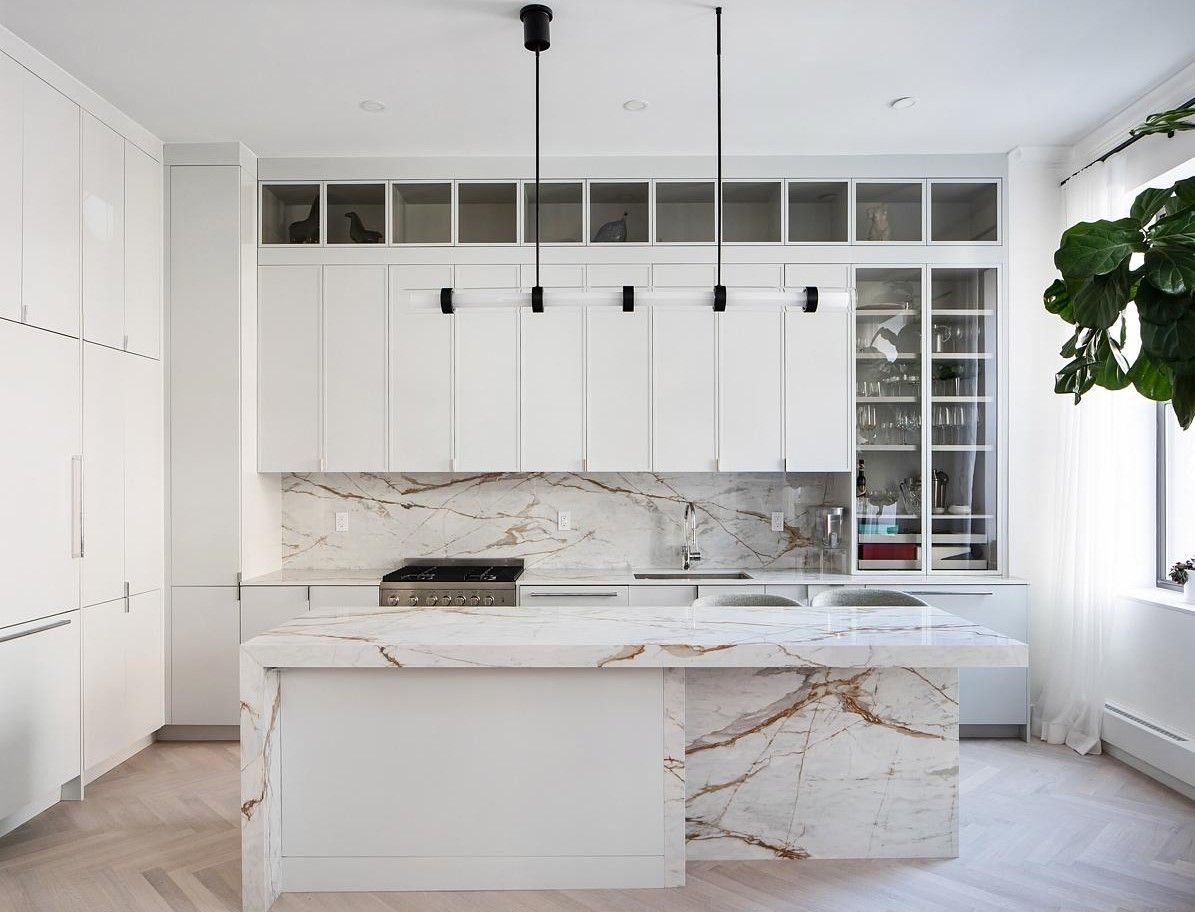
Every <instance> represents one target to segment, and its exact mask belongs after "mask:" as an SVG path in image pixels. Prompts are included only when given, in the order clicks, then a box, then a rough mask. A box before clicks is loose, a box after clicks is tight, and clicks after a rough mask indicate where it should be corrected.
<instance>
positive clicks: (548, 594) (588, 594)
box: [527, 592, 618, 598]
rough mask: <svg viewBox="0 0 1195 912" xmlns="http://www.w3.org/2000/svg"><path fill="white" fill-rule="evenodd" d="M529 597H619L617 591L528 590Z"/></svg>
mask: <svg viewBox="0 0 1195 912" xmlns="http://www.w3.org/2000/svg"><path fill="white" fill-rule="evenodd" d="M527 597H528V598H618V593H617V592H528V593H527Z"/></svg>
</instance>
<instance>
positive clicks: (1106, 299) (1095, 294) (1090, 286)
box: [1072, 260, 1129, 329]
mask: <svg viewBox="0 0 1195 912" xmlns="http://www.w3.org/2000/svg"><path fill="white" fill-rule="evenodd" d="M1128 302H1129V267H1128V262H1127V260H1126V261H1125V262H1124V263H1123V264H1122V265H1121V267H1120V268H1119V269H1117V270H1116V271H1115V272H1112V273H1109V274H1107V275H1093V276H1091V277H1090V278H1088V279H1087V280H1086V281H1084V282H1083V284H1082V285H1080V286H1079V287H1078V289H1077V290H1076V291H1075V293H1074V299H1073V304H1072V309H1073V311H1074V317H1075V322H1076V323H1078V324H1079V325H1080V326H1090V327H1091V328H1092V329H1107V328H1108V327H1110V326H1111V325H1112V324H1113V323H1115V322H1116V320H1117V318H1119V317H1120V313H1121V311H1122V310H1124V308H1125V306H1126V305H1127V304H1128Z"/></svg>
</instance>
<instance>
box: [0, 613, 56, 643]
mask: <svg viewBox="0 0 1195 912" xmlns="http://www.w3.org/2000/svg"><path fill="white" fill-rule="evenodd" d="M70 622H71V621H70V618H63V619H62V620H60V621H54V622H53V623H52V624H42V625H41V626H40V627H34V628H33V629H32V630H22V631H21V632H20V633H10V634H8V635H7V636H0V643H7V642H8V641H9V640H19V639H20V638H21V637H27V636H33V635H34V634H35V633H45V632H46V631H47V630H53V629H54V628H55V627H65V626H66V625H67V624H69V623H70Z"/></svg>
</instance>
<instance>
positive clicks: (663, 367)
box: [652, 306, 718, 472]
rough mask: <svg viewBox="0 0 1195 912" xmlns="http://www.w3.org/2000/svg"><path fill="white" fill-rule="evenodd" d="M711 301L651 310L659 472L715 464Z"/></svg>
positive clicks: (701, 469)
mask: <svg viewBox="0 0 1195 912" xmlns="http://www.w3.org/2000/svg"><path fill="white" fill-rule="evenodd" d="M714 317H715V315H714V311H713V309H712V308H711V307H708V306H705V307H697V306H693V307H657V308H655V309H654V310H653V312H652V416H653V422H652V451H653V454H654V456H653V463H654V467H655V469H656V471H659V472H715V471H717V469H718V443H717V441H718V429H717V413H716V408H717V389H716V378H717V353H716V344H717V343H716V326H715V320H714Z"/></svg>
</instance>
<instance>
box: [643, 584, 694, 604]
mask: <svg viewBox="0 0 1195 912" xmlns="http://www.w3.org/2000/svg"><path fill="white" fill-rule="evenodd" d="M696 598H697V587H696V586H631V607H632V608H682V607H684V608H687V607H688V606H689V605H692V604H693V602H694V601H695V600H696Z"/></svg>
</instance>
